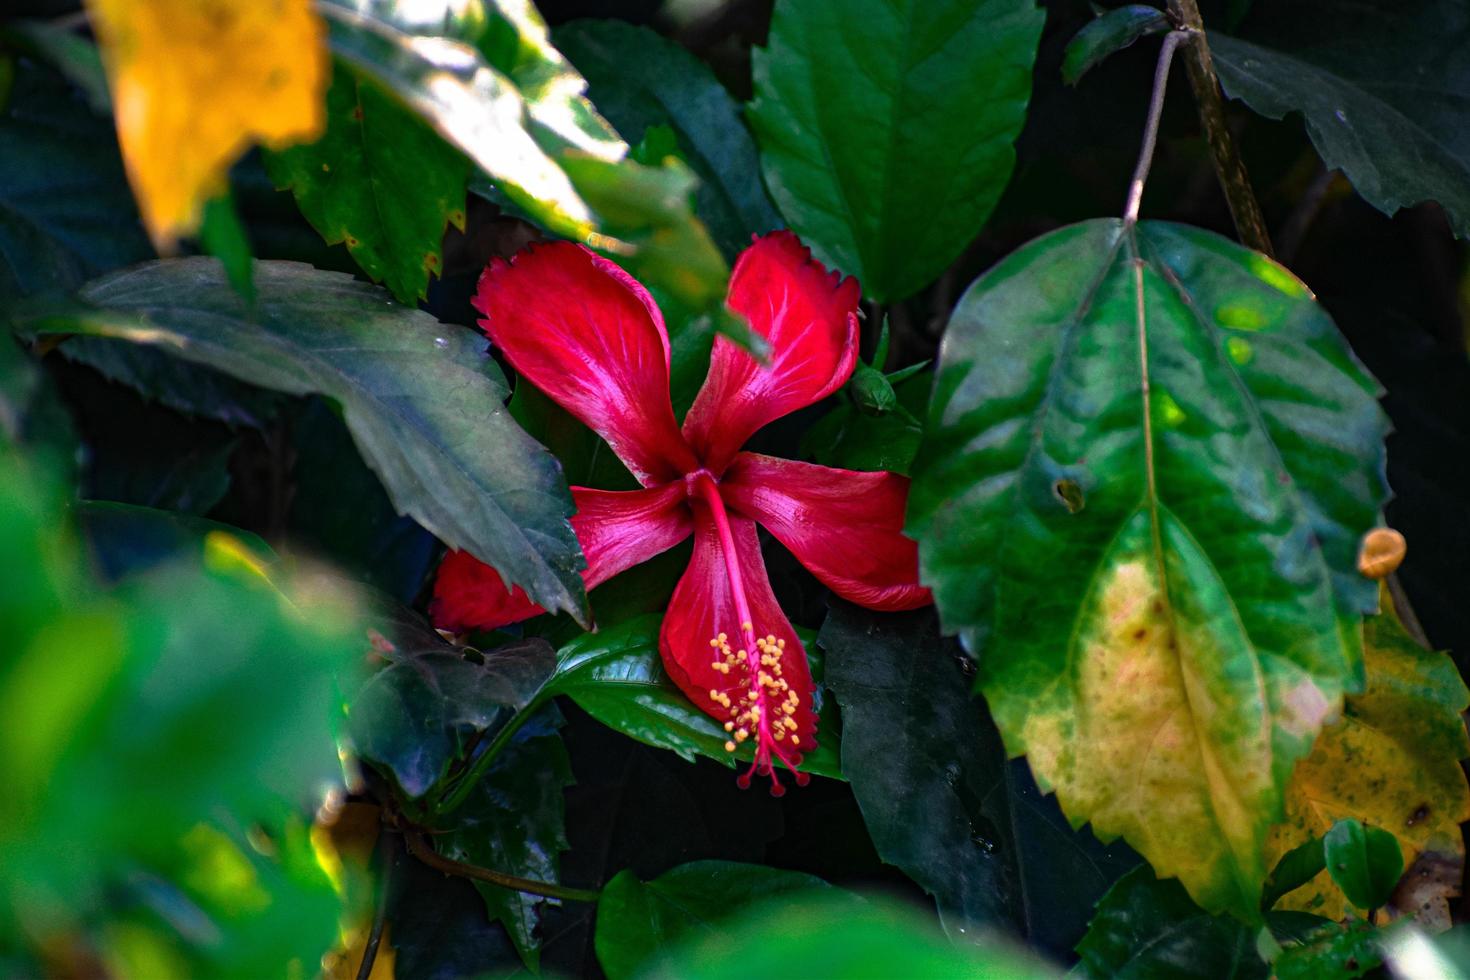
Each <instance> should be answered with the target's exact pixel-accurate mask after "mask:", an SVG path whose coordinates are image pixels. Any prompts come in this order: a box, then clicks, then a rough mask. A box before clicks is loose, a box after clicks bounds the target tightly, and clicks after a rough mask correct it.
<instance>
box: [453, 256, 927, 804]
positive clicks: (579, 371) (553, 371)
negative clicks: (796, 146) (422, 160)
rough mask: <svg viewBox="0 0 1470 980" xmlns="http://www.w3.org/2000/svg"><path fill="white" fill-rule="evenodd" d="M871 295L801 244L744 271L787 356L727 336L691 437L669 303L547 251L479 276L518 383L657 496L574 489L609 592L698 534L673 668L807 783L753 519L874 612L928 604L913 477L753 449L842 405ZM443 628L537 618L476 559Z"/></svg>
mask: <svg viewBox="0 0 1470 980" xmlns="http://www.w3.org/2000/svg"><path fill="white" fill-rule="evenodd" d="M858 298H859V291H858V284H857V282H856V281H855V280H853V279H850V278H849V279H845V280H839V277H838V276H837V274H836V273H829V272H828V271H827V270H826V269H825V268H823V267H822V266H821V264H819V263H818V262H816V261H814V260H813V259H812V257H811V253H810V252H809V251H808V250H807V249H806V248H805V247H803V246H802V244H801V242H800V241H799V240H798V239H797V238H796V236H795V235H792V234H791V233H789V232H776V233H774V234H770V235H767V236H765V237H763V238H758V239H756V241H755V243H754V244H753V245H751V247H750V248H748V249H746V250H745V252H744V253H743V254H742V255H741V256H740V259H739V261H738V262H736V263H735V270H734V272H733V273H732V274H731V277H730V293H729V297H728V299H727V302H728V303H729V305H730V307H731V309H733V310H734V311H735V312H737V313H739V314H740V315H742V316H744V317H745V318H746V319H747V320H748V321H749V322H750V325H751V327H752V329H754V330H756V331H758V332H759V333H760V334H762V335H763V336H764V337H765V338H766V339H767V340H768V341H769V342H770V346H771V362H770V364H769V365H766V366H763V365H761V364H760V363H759V362H757V361H756V360H755V359H754V358H753V357H751V356H750V355H749V354H748V353H746V352H745V351H744V350H742V349H740V348H739V347H737V346H735V345H734V344H733V343H731V342H730V341H729V340H727V339H726V338H724V337H717V338H716V339H715V343H714V351H713V353H712V355H711V358H710V369H709V375H708V377H707V378H706V379H705V382H704V387H703V388H702V389H701V390H700V392H699V395H698V397H697V398H696V399H695V400H694V405H693V407H692V408H690V410H689V414H688V417H687V418H685V420H684V425H683V428H682V430H681V428H680V427H679V425H678V424H677V423H676V422H675V421H674V410H673V406H672V405H671V404H670V401H669V338H668V334H667V332H666V331H665V329H664V322H663V315H662V314H661V313H660V312H659V309H658V307H657V305H655V304H654V302H653V299H652V298H651V297H650V296H649V295H648V293H647V292H646V291H645V290H644V289H643V287H642V286H641V285H639V284H638V282H637V281H636V280H634V279H633V278H632V277H630V276H629V275H628V274H627V273H625V272H623V270H622V269H620V268H618V266H616V265H615V264H613V263H612V262H610V261H608V260H606V259H603V258H600V257H599V256H597V255H596V254H594V253H593V252H591V251H588V250H587V249H585V248H583V247H582V246H580V245H575V244H571V243H568V242H560V243H554V244H547V245H535V246H532V247H531V248H529V249H527V250H526V251H523V252H521V253H520V254H518V255H516V256H515V257H514V258H512V259H511V260H510V261H509V262H506V261H505V260H503V259H497V260H495V261H494V262H492V263H491V264H490V265H489V266H488V267H487V268H486V269H485V272H484V274H483V275H481V277H480V284H479V291H478V293H477V295H476V297H475V307H476V308H477V309H478V310H480V311H481V312H482V313H484V314H485V318H484V319H482V320H481V321H480V325H481V326H482V327H483V328H484V329H485V332H486V334H488V335H489V337H490V340H491V342H492V343H493V344H494V345H495V346H496V347H498V348H499V349H500V350H501V351H502V352H503V353H504V354H505V357H506V359H507V360H509V361H510V363H511V365H512V366H514V367H515V369H516V371H518V372H519V373H520V375H521V377H522V378H523V379H525V380H527V381H529V382H530V383H532V384H534V385H535V386H536V387H538V388H540V389H541V390H542V391H544V392H546V394H547V395H549V396H550V397H551V398H553V399H554V400H555V401H556V402H557V403H558V404H560V405H561V406H562V407H563V408H565V409H566V410H567V411H569V412H571V413H572V414H573V415H575V416H576V417H577V418H579V419H581V420H582V421H583V422H584V423H586V424H587V425H588V426H589V427H591V428H592V429H593V431H595V432H596V433H597V434H598V435H600V436H602V438H603V439H605V440H606V441H607V443H608V445H609V446H611V447H612V449H613V451H614V452H616V453H617V454H618V457H619V458H620V459H621V460H622V461H623V462H624V463H625V464H627V466H628V469H629V470H631V471H632V473H633V475H634V476H635V477H636V478H637V479H638V482H639V483H640V484H642V486H643V489H641V490H628V491H608V490H592V489H588V488H586V487H573V488H572V497H573V499H574V500H575V502H576V505H577V513H576V516H574V517H573V518H572V527H573V529H574V530H575V531H576V534H577V540H578V541H579V542H580V543H581V545H582V550H583V552H584V553H585V554H586V556H587V569H586V571H585V572H583V573H582V574H583V578H584V580H585V582H586V585H587V588H588V589H589V590H590V589H593V588H595V587H596V586H597V585H599V584H601V583H602V582H605V581H607V580H608V579H610V578H612V577H613V576H614V575H616V574H618V573H619V572H621V571H624V570H625V569H628V568H630V567H632V566H633V565H636V564H639V563H640V562H644V561H647V560H648V559H650V558H652V557H653V556H655V555H657V554H659V553H660V552H662V551H664V550H666V549H668V548H671V547H673V546H674V545H676V544H678V543H679V542H681V541H683V540H684V539H685V538H686V537H688V536H689V535H690V534H693V535H694V555H693V557H692V558H691V559H690V562H689V567H688V569H687V570H686V571H685V572H684V577H683V578H682V579H680V581H679V585H678V587H677V588H676V589H675V590H674V595H673V598H672V599H671V600H670V602H669V608H668V612H667V614H666V615H665V616H664V621H663V630H662V633H661V635H660V637H659V649H660V652H661V653H662V655H663V662H664V666H665V668H666V669H667V670H668V672H669V676H670V677H672V678H673V679H674V682H675V683H676V684H678V685H679V688H680V689H681V690H682V691H683V692H684V693H685V694H687V695H688V696H689V698H690V700H691V701H693V702H694V703H695V704H696V705H698V706H699V707H700V709H701V710H703V711H706V712H708V713H709V714H711V715H713V716H714V717H715V718H716V719H718V720H719V721H721V722H723V723H724V727H725V731H727V732H729V733H730V737H729V741H727V742H726V745H725V747H726V749H728V750H731V751H734V749H735V748H736V746H737V745H738V744H740V743H743V742H745V741H746V740H748V739H754V744H755V764H754V765H753V766H752V767H751V769H750V770H749V771H748V772H746V773H745V774H744V775H742V776H741V777H740V783H741V785H742V786H749V785H750V777H751V774H752V773H759V774H760V775H765V776H770V777H771V780H772V789H771V791H772V793H774V794H776V795H780V792H781V785H780V781H779V779H777V777H776V773H775V769H774V760H776V759H779V760H780V761H781V762H782V763H784V764H785V765H786V766H787V768H789V769H790V770H791V771H792V772H793V773H795V774H796V780H797V782H798V784H804V783H805V782H806V776H805V774H803V773H800V772H798V771H797V767H798V766H799V765H800V764H801V758H802V754H803V753H804V752H808V751H810V750H811V749H812V748H813V747H814V746H815V745H816V727H817V717H816V713H815V712H814V711H813V710H812V694H813V684H812V678H811V673H810V671H809V670H808V667H807V659H806V651H805V650H804V649H803V648H802V645H801V641H800V640H799V639H797V636H796V633H795V631H794V630H793V629H792V628H791V624H790V623H789V622H788V621H787V619H786V616H785V614H783V613H782V612H781V607H780V606H779V605H778V604H777V602H776V597H775V595H774V594H773V593H772V592H771V583H770V581H769V579H768V578H767V577H766V568H765V563H764V561H763V560H762V558H761V552H760V543H759V540H758V538H757V536H756V527H755V526H756V523H757V522H759V523H760V524H762V525H764V526H765V527H766V529H767V530H769V531H770V532H771V533H772V534H773V535H775V537H776V539H777V540H778V541H780V542H781V543H782V544H783V545H785V546H786V547H787V548H789V549H790V550H791V552H792V554H794V555H795V556H796V557H797V559H798V560H800V561H801V563H802V564H803V565H805V566H806V567H807V568H808V569H809V570H810V571H811V572H812V574H813V575H815V576H816V577H817V578H818V579H820V580H821V581H822V582H823V583H824V584H825V585H826V586H827V587H828V588H830V589H831V590H832V591H833V592H835V593H837V594H838V595H840V596H842V597H843V598H845V599H850V600H852V601H853V602H856V603H859V604H861V605H864V606H867V607H868V608H870V609H879V610H900V609H913V608H915V607H918V606H922V605H926V604H928V603H929V602H930V595H929V592H928V590H927V589H924V588H923V587H921V586H920V585H919V584H918V551H917V548H916V546H915V545H914V543H913V542H912V541H910V540H909V539H907V538H905V537H904V536H903V534H902V533H901V531H902V527H903V511H904V503H905V500H906V498H907V495H908V480H907V479H905V478H904V477H901V476H898V475H896V474H893V473H860V472H855V471H852V470H838V469H832V468H829V467H825V466H816V465H813V464H811V463H798V462H793V461H791V460H785V459H775V458H772V457H770V456H762V455H758V454H756V453H749V452H741V451H740V447H741V446H743V445H744V444H745V442H746V440H748V439H749V438H750V437H751V436H752V435H754V434H755V432H756V430H758V429H760V428H761V427H762V426H764V425H765V424H766V423H768V422H771V421H774V420H775V419H778V418H780V417H782V416H783V415H786V414H788V413H790V412H794V411H796V410H797V409H800V408H804V407H806V406H807V405H811V404H813V403H814V402H816V401H819V400H820V399H822V398H825V397H826V396H828V395H830V394H831V393H832V392H834V391H836V390H837V389H838V388H839V387H841V386H842V384H843V383H844V382H845V381H846V380H847V378H848V376H849V375H850V374H852V370H853V366H854V363H855V361H856V359H857V347H858V324H857V303H858ZM432 612H433V617H434V620H435V622H436V624H438V625H439V626H440V627H442V628H446V629H452V630H456V631H458V630H464V629H467V628H472V627H474V628H481V629H489V628H493V627H497V626H503V625H505V624H507V623H513V622H515V621H517V620H520V619H525V618H526V617H528V616H531V615H534V614H535V613H537V612H540V609H539V608H538V607H537V606H535V605H534V604H533V603H531V602H530V600H529V599H528V598H527V597H526V594H525V593H524V592H523V591H522V590H521V589H520V588H516V589H515V590H514V591H513V592H512V591H509V590H507V589H506V587H505V585H504V583H503V581H502V580H501V577H500V575H499V573H498V572H496V571H495V570H494V569H492V568H489V567H488V566H486V565H484V564H482V563H481V562H479V561H477V560H476V559H475V558H473V557H471V556H470V555H468V554H465V553H463V552H454V553H451V554H450V555H448V556H447V557H446V558H445V559H444V563H443V564H442V565H441V566H440V568H439V575H438V579H437V581H436V582H435V584H434V601H433V607H432Z"/></svg>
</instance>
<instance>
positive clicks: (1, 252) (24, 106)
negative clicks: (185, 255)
mask: <svg viewBox="0 0 1470 980" xmlns="http://www.w3.org/2000/svg"><path fill="white" fill-rule="evenodd" d="M0 148H3V149H0V301H6V300H13V299H15V298H16V297H17V296H23V295H29V294H32V293H42V292H62V291H65V290H69V289H73V288H75V287H77V286H80V285H81V284H82V283H83V282H85V281H86V280H87V279H90V278H91V277H93V276H97V275H100V274H102V273H104V272H107V271H109V270H111V269H115V268H117V267H118V266H122V265H127V264H128V263H131V262H139V261H142V260H143V259H146V258H148V257H150V256H151V255H152V254H153V250H152V248H151V247H150V246H149V244H148V238H147V236H146V235H144V234H143V228H142V226H141V225H140V224H139V223H138V212H137V209H136V208H135V207H134V205H133V195H132V192H131V191H130V190H129V189H128V182H127V178H126V176H125V175H124V174H123V167H122V160H121V158H120V157H119V156H118V151H117V140H116V138H115V137H114V135H113V129H112V121H111V120H110V119H106V118H103V117H99V116H97V115H96V114H94V113H93V111H92V110H91V109H90V108H89V107H88V106H87V103H86V101H85V100H84V99H83V98H82V97H81V96H80V95H78V94H76V93H75V92H73V91H72V90H71V89H70V88H69V87H68V86H67V84H66V83H65V82H64V81H62V80H61V79H60V78H58V77H57V76H56V75H55V74H53V73H51V72H49V71H47V70H45V69H43V68H41V67H40V66H38V65H36V64H35V63H34V62H31V61H28V60H20V61H17V62H15V81H14V84H13V86H12V88H11V92H10V98H9V100H8V101H7V102H6V103H5V104H4V105H3V111H0Z"/></svg>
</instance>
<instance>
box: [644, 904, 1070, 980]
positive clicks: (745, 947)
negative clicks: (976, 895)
mask: <svg viewBox="0 0 1470 980" xmlns="http://www.w3.org/2000/svg"><path fill="white" fill-rule="evenodd" d="M772 911H777V912H779V913H780V914H779V915H773V914H771V912H772ZM1059 973H1060V971H1059V970H1057V969H1056V968H1055V967H1052V966H1049V965H1047V964H1044V963H1041V962H1038V961H1037V960H1034V959H1031V958H1030V957H1028V956H1026V955H1025V954H1023V953H1020V952H1018V951H1016V950H1015V949H1013V948H1012V947H1011V946H1009V945H1008V944H1007V943H1006V942H1005V940H1003V939H1000V938H998V937H991V938H990V939H989V940H988V941H987V942H986V943H985V946H984V948H982V949H975V948H973V947H960V946H955V945H953V944H952V943H951V942H950V941H949V940H948V939H947V938H945V936H944V935H943V934H942V933H940V932H939V931H938V930H937V929H935V928H934V926H933V924H932V922H931V921H929V920H928V919H927V918H924V917H920V916H918V915H916V914H915V913H914V911H913V910H912V909H910V908H904V907H901V906H898V905H894V904H890V903H888V902H884V901H880V900H877V899H873V900H871V901H869V902H865V903H863V904H862V905H859V906H856V907H855V906H854V905H853V902H852V901H851V899H849V898H846V897H831V896H830V895H822V894H818V895H814V896H811V897H810V898H808V899H807V900H806V901H805V902H803V903H801V904H797V903H796V901H795V896H792V898H791V900H790V901H788V902H784V903H782V904H781V905H780V906H778V907H777V908H776V909H775V910H770V909H768V908H765V907H761V906H756V907H754V908H752V909H750V910H749V911H747V912H745V913H743V914H742V915H740V916H738V917H735V918H732V919H731V920H729V921H728V922H725V923H723V924H722V926H721V928H720V930H719V931H717V932H715V933H713V934H707V935H700V936H697V937H696V938H694V939H692V940H690V941H687V942H684V943H681V944H680V945H678V946H676V947H674V948H673V949H671V950H669V951H667V952H666V953H665V954H664V955H663V956H661V957H659V958H658V959H657V960H655V961H654V963H653V964H652V965H651V966H650V967H649V968H648V969H645V970H644V971H643V972H642V973H641V974H640V976H641V977H644V978H650V980H652V978H658V980H665V978H667V980H676V978H677V980H682V978H685V977H699V978H700V980H746V978H749V977H757V976H772V977H856V978H872V980H879V978H888V977H904V978H905V980H954V978H955V977H985V978H987V980H1040V978H1044V977H1055V976H1058V975H1059Z"/></svg>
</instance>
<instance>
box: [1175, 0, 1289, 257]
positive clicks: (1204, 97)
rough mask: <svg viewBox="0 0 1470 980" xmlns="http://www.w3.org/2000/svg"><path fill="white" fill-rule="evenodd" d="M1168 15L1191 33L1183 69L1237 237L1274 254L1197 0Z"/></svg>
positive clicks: (1182, 0)
mask: <svg viewBox="0 0 1470 980" xmlns="http://www.w3.org/2000/svg"><path fill="white" fill-rule="evenodd" d="M1169 15H1170V17H1171V19H1172V20H1173V21H1174V24H1175V26H1176V27H1178V28H1180V29H1181V30H1187V31H1193V32H1195V35H1194V43H1193V44H1191V45H1190V46H1189V51H1188V52H1186V54H1185V58H1184V66H1185V67H1186V68H1187V69H1188V70H1189V87H1190V88H1192V89H1193V90H1194V102H1195V105H1196V106H1197V107H1198V109H1199V121H1200V127H1201V128H1202V129H1203V130H1204V132H1205V139H1206V140H1207V141H1208V142H1209V144H1210V155H1211V157H1213V158H1214V161H1215V175H1216V176H1217V177H1218V178H1219V179H1220V189H1221V190H1223V191H1224V192H1225V202H1226V203H1227V204H1228V205H1229V206H1230V217H1231V218H1232V219H1234V221H1235V233H1236V234H1237V235H1239V236H1240V241H1241V243H1242V244H1244V245H1246V246H1248V247H1250V248H1253V249H1255V250H1256V251H1257V252H1262V253H1264V254H1266V255H1273V252H1272V249H1271V236H1270V234H1269V233H1268V232H1267V231H1266V219H1265V218H1264V217H1262V215H1261V206H1260V204H1258V203H1257V202H1256V195H1255V193H1254V192H1252V190H1251V183H1250V178H1249V177H1248V176H1246V172H1245V162H1244V161H1243V160H1241V158H1240V151H1239V150H1237V149H1236V147H1235V140H1234V138H1233V137H1232V136H1231V135H1230V128H1229V127H1228V126H1227V125H1226V124H1225V100H1224V99H1223V98H1221V96H1220V82H1219V79H1217V78H1216V77H1215V66H1214V62H1213V61H1212V60H1211V58H1210V44H1209V41H1208V40H1206V38H1205V24H1204V21H1203V19H1201V17H1200V14H1199V6H1198V5H1197V4H1196V3H1195V0H1169Z"/></svg>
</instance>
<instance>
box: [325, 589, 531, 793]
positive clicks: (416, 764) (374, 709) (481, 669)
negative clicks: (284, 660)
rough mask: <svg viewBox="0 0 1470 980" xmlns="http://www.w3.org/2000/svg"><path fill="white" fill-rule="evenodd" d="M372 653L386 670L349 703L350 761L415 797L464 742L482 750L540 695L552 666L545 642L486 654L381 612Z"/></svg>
mask: <svg viewBox="0 0 1470 980" xmlns="http://www.w3.org/2000/svg"><path fill="white" fill-rule="evenodd" d="M375 624H376V626H377V628H378V630H379V634H378V637H377V638H376V639H375V642H374V648H375V649H376V651H377V653H378V654H379V656H381V657H383V658H384V659H385V660H386V661H387V664H386V665H385V666H384V667H383V669H381V670H379V671H378V672H377V673H376V674H374V675H373V676H372V677H371V678H370V679H369V680H368V681H367V683H365V684H363V686H362V688H361V689H360V690H359V691H358V692H357V695H356V697H354V698H353V699H352V710H351V716H350V717H351V720H352V723H351V727H350V733H351V739H352V742H353V747H354V749H355V750H356V751H357V753H358V755H360V756H361V757H362V758H364V759H366V760H367V761H369V762H371V763H373V764H375V765H377V766H378V767H380V768H381V769H383V770H384V771H385V773H386V774H387V775H389V776H391V777H392V779H393V780H394V782H395V783H397V785H398V787H399V788H400V789H401V790H402V791H403V792H404V793H406V794H407V795H408V796H410V797H414V798H418V797H422V796H423V795H424V794H425V793H427V792H429V790H430V789H432V788H433V787H434V786H435V785H436V784H437V783H438V782H439V780H440V779H441V778H443V776H444V774H445V772H446V771H447V769H448V767H449V764H450V762H452V761H453V760H455V759H457V758H460V757H461V756H463V755H464V754H465V753H466V751H467V749H468V748H469V747H470V746H471V744H472V743H473V744H480V743H484V744H487V745H488V744H489V743H490V742H491V741H493V740H494V738H495V736H496V734H498V733H499V732H500V730H501V729H503V728H504V727H505V726H506V725H507V724H509V723H510V722H511V721H512V719H514V718H515V716H516V715H517V714H518V713H519V712H521V711H524V710H525V709H526V708H527V707H528V706H529V705H530V704H531V703H532V702H533V701H535V700H536V696H537V694H539V693H540V691H541V688H542V686H543V685H544V684H545V683H546V681H547V679H548V678H549V677H550V676H551V673H552V671H553V670H554V669H555V667H556V655H555V653H554V652H553V651H552V649H551V647H550V646H548V645H547V644H546V643H545V641H543V640H537V639H528V640H521V641H518V642H514V643H508V644H506V645H505V646H502V647H497V648H496V649H494V650H492V651H490V652H489V653H480V652H479V651H476V650H472V649H460V648H457V647H454V646H451V645H450V644H448V643H446V642H445V641H444V639H443V638H442V637H441V636H439V634H438V633H436V632H435V631H434V630H433V629H432V628H430V626H429V625H428V624H427V623H425V622H424V621H423V620H422V619H420V618H419V617H418V616H417V615H416V614H414V613H412V612H409V611H408V610H406V609H401V608H398V607H396V606H385V608H384V609H382V610H381V612H380V613H379V615H378V616H377V617H375Z"/></svg>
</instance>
